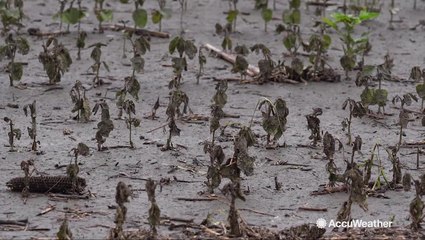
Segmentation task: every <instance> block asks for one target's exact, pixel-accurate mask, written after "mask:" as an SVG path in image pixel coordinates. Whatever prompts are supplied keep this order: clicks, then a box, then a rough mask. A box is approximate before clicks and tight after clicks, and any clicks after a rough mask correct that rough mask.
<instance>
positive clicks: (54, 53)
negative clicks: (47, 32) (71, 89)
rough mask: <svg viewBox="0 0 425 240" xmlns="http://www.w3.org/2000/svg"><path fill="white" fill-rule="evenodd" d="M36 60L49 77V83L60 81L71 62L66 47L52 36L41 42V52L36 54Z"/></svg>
mask: <svg viewBox="0 0 425 240" xmlns="http://www.w3.org/2000/svg"><path fill="white" fill-rule="evenodd" d="M49 47H50V48H49ZM38 60H39V61H40V62H41V63H42V64H43V68H44V71H46V73H47V76H48V77H49V84H55V83H57V82H60V81H61V78H62V75H63V74H64V73H65V72H68V70H69V67H70V66H71V64H72V59H71V56H70V55H69V52H68V49H66V48H65V46H64V45H63V44H62V43H59V41H58V40H57V39H56V38H54V37H51V38H49V39H48V40H47V42H46V44H43V52H41V53H40V54H39V55H38Z"/></svg>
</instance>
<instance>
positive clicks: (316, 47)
mask: <svg viewBox="0 0 425 240" xmlns="http://www.w3.org/2000/svg"><path fill="white" fill-rule="evenodd" d="M316 26H317V27H318V28H319V32H320V33H319V34H313V35H311V36H310V39H309V41H308V42H307V43H303V48H304V50H305V51H307V52H308V53H310V56H309V61H310V63H311V64H313V74H314V76H317V75H318V73H320V72H323V71H324V70H325V64H326V58H325V56H326V53H327V51H328V49H329V47H330V45H331V43H332V39H331V37H330V36H329V35H328V34H325V30H326V28H325V25H324V24H323V23H318V24H317V25H316Z"/></svg>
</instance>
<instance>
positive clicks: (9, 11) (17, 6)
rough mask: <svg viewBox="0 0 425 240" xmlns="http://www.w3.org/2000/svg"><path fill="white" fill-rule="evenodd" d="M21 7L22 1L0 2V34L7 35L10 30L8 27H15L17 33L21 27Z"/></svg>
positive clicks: (22, 16)
mask: <svg viewBox="0 0 425 240" xmlns="http://www.w3.org/2000/svg"><path fill="white" fill-rule="evenodd" d="M12 3H13V5H12ZM23 7H24V1H23V0H7V1H1V2H0V19H1V22H2V24H3V30H2V33H7V32H8V31H9V30H10V26H17V27H18V31H19V29H20V28H21V27H23V24H22V19H23V18H24V11H23Z"/></svg>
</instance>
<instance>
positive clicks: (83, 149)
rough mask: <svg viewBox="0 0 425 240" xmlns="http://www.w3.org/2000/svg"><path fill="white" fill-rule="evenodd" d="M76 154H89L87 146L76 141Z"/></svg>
mask: <svg viewBox="0 0 425 240" xmlns="http://www.w3.org/2000/svg"><path fill="white" fill-rule="evenodd" d="M77 150H78V154H79V155H81V156H88V155H89V154H90V149H89V147H88V146H87V145H86V144H84V143H81V142H80V143H78V146H77Z"/></svg>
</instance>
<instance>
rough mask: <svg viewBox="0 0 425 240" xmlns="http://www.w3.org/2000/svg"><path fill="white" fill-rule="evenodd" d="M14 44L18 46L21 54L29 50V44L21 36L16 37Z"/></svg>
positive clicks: (25, 53)
mask: <svg viewBox="0 0 425 240" xmlns="http://www.w3.org/2000/svg"><path fill="white" fill-rule="evenodd" d="M16 46H17V48H18V53H20V54H22V55H27V54H28V52H29V51H30V45H29V44H28V41H27V40H26V39H25V38H23V37H18V38H17V39H16Z"/></svg>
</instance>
